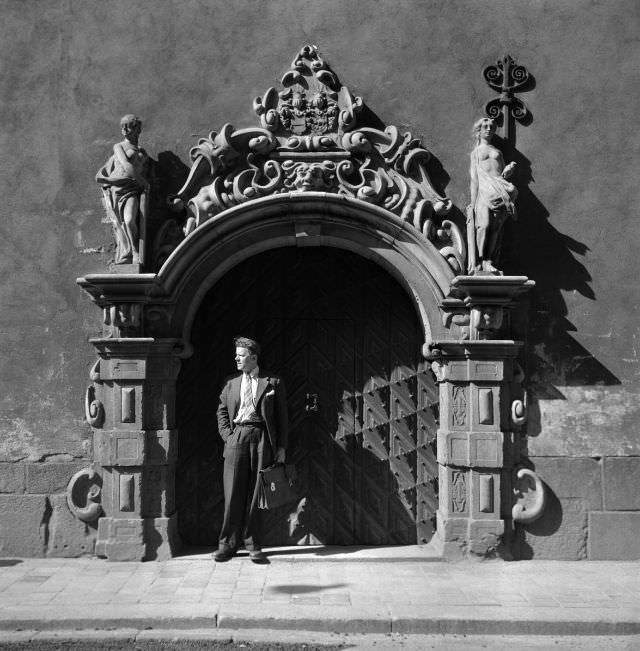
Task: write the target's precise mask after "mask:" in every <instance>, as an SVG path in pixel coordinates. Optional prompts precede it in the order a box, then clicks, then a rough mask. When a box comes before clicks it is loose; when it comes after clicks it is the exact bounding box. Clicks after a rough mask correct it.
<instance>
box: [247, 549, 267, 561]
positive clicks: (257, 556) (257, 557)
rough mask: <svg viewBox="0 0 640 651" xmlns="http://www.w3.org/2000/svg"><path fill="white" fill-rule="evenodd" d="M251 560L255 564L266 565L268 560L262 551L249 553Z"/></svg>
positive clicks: (257, 550)
mask: <svg viewBox="0 0 640 651" xmlns="http://www.w3.org/2000/svg"><path fill="white" fill-rule="evenodd" d="M249 558H250V559H251V560H252V561H253V562H254V563H264V562H266V560H267V556H266V554H265V553H264V552H263V551H262V550H261V549H251V550H250V551H249Z"/></svg>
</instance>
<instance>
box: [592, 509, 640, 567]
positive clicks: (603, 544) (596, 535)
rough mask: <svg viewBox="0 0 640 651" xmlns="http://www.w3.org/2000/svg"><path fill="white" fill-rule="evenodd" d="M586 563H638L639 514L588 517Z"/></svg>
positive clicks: (599, 513) (608, 512) (597, 514)
mask: <svg viewBox="0 0 640 651" xmlns="http://www.w3.org/2000/svg"><path fill="white" fill-rule="evenodd" d="M589 560H592V561H637V560H640V512H628V511H627V512H625V511H617V512H616V511H599V512H598V511H596V512H592V513H590V514H589Z"/></svg>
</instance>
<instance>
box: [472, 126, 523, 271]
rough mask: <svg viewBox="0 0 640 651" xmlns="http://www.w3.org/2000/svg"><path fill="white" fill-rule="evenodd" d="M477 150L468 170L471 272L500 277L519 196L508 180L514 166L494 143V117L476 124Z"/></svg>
mask: <svg viewBox="0 0 640 651" xmlns="http://www.w3.org/2000/svg"><path fill="white" fill-rule="evenodd" d="M473 131H474V134H475V136H476V147H475V148H474V150H473V151H472V152H471V164H470V167H469V174H470V177H471V181H470V192H471V203H470V204H469V206H468V207H467V242H468V248H469V264H468V271H469V273H471V274H474V273H485V274H499V273H500V272H499V271H498V269H497V268H496V266H495V265H496V264H498V259H499V256H500V249H501V245H502V230H503V226H504V222H505V221H506V220H507V219H508V218H509V217H513V218H514V219H515V218H516V208H515V204H514V201H515V199H516V197H517V195H518V192H517V190H516V188H515V186H514V185H513V184H512V183H510V182H509V181H508V180H507V179H508V178H509V177H510V176H511V174H512V173H513V170H514V169H515V163H509V165H506V166H505V164H504V160H503V158H502V153H501V152H500V150H499V149H497V148H496V147H494V145H492V144H491V141H492V139H493V136H494V135H495V132H496V125H495V122H494V121H493V120H492V119H491V118H481V119H480V120H478V121H477V122H476V123H475V124H474V125H473Z"/></svg>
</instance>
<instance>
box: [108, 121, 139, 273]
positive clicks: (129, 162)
mask: <svg viewBox="0 0 640 651" xmlns="http://www.w3.org/2000/svg"><path fill="white" fill-rule="evenodd" d="M120 127H121V129H122V135H123V136H124V139H123V140H122V141H121V142H118V143H116V144H115V145H114V146H113V155H112V156H111V157H110V158H109V160H108V161H107V162H106V163H105V164H104V166H103V167H101V168H100V170H98V173H97V174H96V181H97V182H98V183H99V184H100V186H101V187H102V194H103V198H104V205H105V209H106V211H107V214H108V216H109V219H110V220H111V224H112V226H113V233H114V237H115V240H116V253H115V259H114V263H115V264H116V265H121V264H140V263H142V262H143V259H142V257H143V247H142V246H141V242H143V241H144V231H145V226H146V224H145V222H146V219H147V213H148V205H149V181H148V180H147V174H148V166H149V157H148V156H147V153H146V152H145V150H144V149H143V148H142V147H140V146H139V145H138V140H139V138H140V131H141V130H142V121H141V120H140V118H138V117H136V116H135V115H125V116H124V117H123V118H122V120H120Z"/></svg>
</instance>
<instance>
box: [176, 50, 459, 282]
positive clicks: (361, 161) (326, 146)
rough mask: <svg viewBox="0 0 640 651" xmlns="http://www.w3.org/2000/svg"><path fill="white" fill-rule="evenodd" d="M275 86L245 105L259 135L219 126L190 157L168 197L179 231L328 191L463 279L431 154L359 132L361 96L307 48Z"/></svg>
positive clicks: (379, 133)
mask: <svg viewBox="0 0 640 651" xmlns="http://www.w3.org/2000/svg"><path fill="white" fill-rule="evenodd" d="M282 86H283V90H282V91H281V92H277V91H276V90H275V89H274V88H270V89H268V90H267V92H266V93H265V94H264V95H263V96H262V97H258V98H256V99H255V100H254V102H253V108H254V111H255V113H256V115H257V116H258V117H259V118H260V127H256V128H253V129H241V130H238V131H235V130H234V129H233V127H232V126H231V125H230V124H225V125H224V126H223V128H222V129H221V130H220V132H219V133H216V132H215V131H214V132H211V134H210V135H209V137H208V138H201V139H200V140H199V142H198V144H197V145H196V146H195V147H194V148H192V149H191V152H190V155H191V159H192V161H193V165H192V168H191V172H190V174H189V177H188V179H187V181H186V183H185V185H184V186H183V187H182V188H181V189H180V190H179V192H178V193H177V194H176V195H174V196H173V197H171V199H170V204H171V205H172V206H173V207H174V208H176V209H183V208H185V207H186V209H187V213H188V215H187V220H186V226H185V232H186V233H187V234H188V233H190V232H192V231H193V230H195V229H196V228H198V226H200V225H201V224H203V223H204V222H206V221H207V220H209V219H212V218H214V217H215V216H216V215H218V214H219V213H221V212H223V211H224V210H226V209H228V208H230V207H232V206H235V205H238V204H241V203H243V202H246V201H249V200H252V199H257V198H260V197H264V196H267V195H273V194H278V193H284V192H312V191H321V192H332V193H336V194H341V195H345V196H348V197H352V198H355V199H359V200H360V201H365V202H367V203H371V204H375V205H377V206H381V207H383V208H385V209H387V210H388V211H390V212H392V213H393V214H395V215H397V216H398V217H399V218H401V219H402V220H403V221H405V222H408V223H409V224H411V225H412V226H413V227H414V228H415V229H416V230H417V231H418V232H419V233H421V234H422V235H423V237H425V238H426V239H427V240H430V241H431V242H432V243H433V244H434V245H435V246H436V247H437V249H438V250H439V251H440V253H441V254H442V256H443V257H444V258H445V259H446V260H447V261H448V262H449V264H450V265H451V267H452V268H453V269H454V271H455V272H456V273H458V272H460V271H462V269H463V266H464V260H465V258H466V243H465V240H464V237H463V234H462V233H461V231H460V229H459V228H458V226H457V225H456V224H455V223H454V222H453V221H452V220H451V219H445V217H446V216H447V215H448V214H449V212H450V210H451V208H452V203H451V200H450V199H448V198H447V197H446V196H444V195H442V194H441V193H440V192H438V191H437V190H436V189H435V188H436V186H435V184H434V183H433V181H432V179H431V176H430V172H429V169H430V161H431V158H432V156H431V153H430V152H429V151H428V149H426V148H425V147H424V146H423V145H422V144H421V142H420V140H418V139H417V138H414V137H413V136H412V135H411V133H409V132H407V133H402V132H400V130H399V129H397V128H396V127H394V126H388V127H386V128H385V129H384V130H380V129H374V128H371V127H367V126H363V125H360V124H358V119H359V114H360V112H361V109H362V107H363V102H362V98H360V97H354V96H353V95H352V94H351V92H350V91H349V89H348V88H346V87H345V86H342V85H341V84H340V82H339V80H338V78H337V76H336V75H335V73H334V72H333V71H332V70H331V69H330V67H329V66H328V64H327V63H326V62H325V61H324V60H323V59H322V57H320V55H319V53H318V50H317V48H316V47H315V46H305V47H304V48H302V49H301V50H300V52H299V53H298V54H297V56H296V57H295V59H294V61H293V63H292V65H291V69H290V70H289V71H288V72H287V73H285V75H284V76H283V78H282ZM171 246H172V244H171V243H168V244H167V246H166V247H165V250H164V254H163V255H164V256H165V257H166V256H167V255H168V254H170V252H171Z"/></svg>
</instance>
